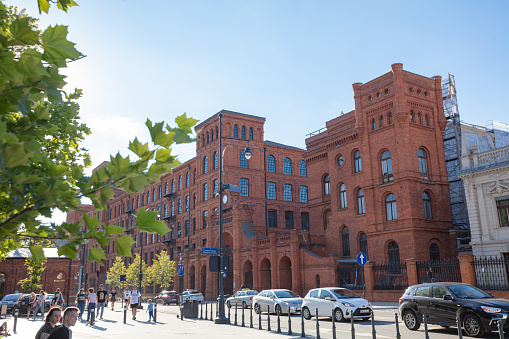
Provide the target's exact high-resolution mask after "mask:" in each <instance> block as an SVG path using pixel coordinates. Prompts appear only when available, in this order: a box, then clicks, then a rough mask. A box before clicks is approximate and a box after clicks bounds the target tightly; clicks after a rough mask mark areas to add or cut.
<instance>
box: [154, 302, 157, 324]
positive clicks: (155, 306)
mask: <svg viewBox="0 0 509 339" xmlns="http://www.w3.org/2000/svg"><path fill="white" fill-rule="evenodd" d="M156 321H157V303H155V304H154V322H156Z"/></svg>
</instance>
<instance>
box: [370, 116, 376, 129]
mask: <svg viewBox="0 0 509 339" xmlns="http://www.w3.org/2000/svg"><path fill="white" fill-rule="evenodd" d="M371 128H372V129H373V131H374V130H376V120H375V119H371Z"/></svg>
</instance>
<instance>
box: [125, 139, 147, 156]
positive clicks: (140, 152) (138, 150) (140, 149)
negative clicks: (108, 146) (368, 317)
mask: <svg viewBox="0 0 509 339" xmlns="http://www.w3.org/2000/svg"><path fill="white" fill-rule="evenodd" d="M129 149H130V150H131V151H132V152H133V153H134V154H136V155H137V156H139V157H140V158H143V157H144V156H146V155H148V154H150V151H149V149H148V143H145V144H142V143H141V142H139V141H138V138H134V140H133V141H131V142H130V143H129Z"/></svg>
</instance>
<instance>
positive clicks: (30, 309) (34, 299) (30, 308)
mask: <svg viewBox="0 0 509 339" xmlns="http://www.w3.org/2000/svg"><path fill="white" fill-rule="evenodd" d="M36 302H37V296H36V295H35V293H34V292H32V293H30V299H28V305H27V319H28V320H30V312H34V311H35V303H36Z"/></svg>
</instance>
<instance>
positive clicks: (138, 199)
mask: <svg viewBox="0 0 509 339" xmlns="http://www.w3.org/2000/svg"><path fill="white" fill-rule="evenodd" d="M138 207H140V197H136V208H138Z"/></svg>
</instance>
